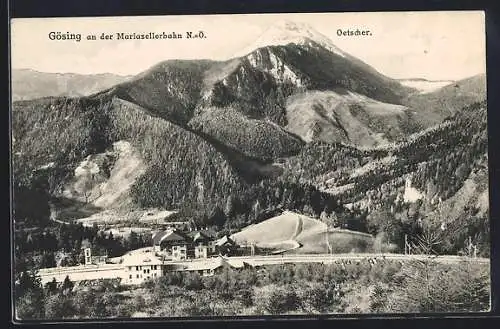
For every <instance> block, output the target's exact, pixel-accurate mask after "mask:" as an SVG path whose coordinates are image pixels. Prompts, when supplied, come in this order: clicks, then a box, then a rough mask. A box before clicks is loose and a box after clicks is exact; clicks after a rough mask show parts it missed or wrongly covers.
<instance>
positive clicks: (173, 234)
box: [153, 230, 190, 245]
mask: <svg viewBox="0 0 500 329" xmlns="http://www.w3.org/2000/svg"><path fill="white" fill-rule="evenodd" d="M189 240H190V238H189V237H188V236H186V235H185V234H183V233H182V232H179V231H175V230H174V231H172V230H167V231H161V232H158V233H156V234H154V235H153V243H154V244H155V245H158V244H160V243H164V242H169V243H173V242H188V241H189Z"/></svg>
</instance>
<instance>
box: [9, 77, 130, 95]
mask: <svg viewBox="0 0 500 329" xmlns="http://www.w3.org/2000/svg"><path fill="white" fill-rule="evenodd" d="M128 79H130V77H128V76H120V75H116V74H110V73H105V74H89V75H83V74H75V73H45V72H38V71H35V70H29V69H14V70H12V101H18V100H30V99H35V98H41V97H49V96H69V97H77V96H88V95H91V94H94V93H96V92H99V91H101V90H105V89H107V88H110V87H112V86H114V85H116V84H118V83H121V82H124V81H126V80H128Z"/></svg>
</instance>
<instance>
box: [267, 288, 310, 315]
mask: <svg viewBox="0 0 500 329" xmlns="http://www.w3.org/2000/svg"><path fill="white" fill-rule="evenodd" d="M300 305H301V303H300V299H299V297H298V296H297V293H296V292H295V290H294V288H293V287H292V286H284V287H275V288H274V289H272V290H271V292H270V293H269V295H268V296H267V298H266V299H265V300H264V309H265V311H266V312H268V313H270V314H273V315H277V314H285V313H286V312H290V311H295V310H296V309H297V308H298V307H299V306H300Z"/></svg>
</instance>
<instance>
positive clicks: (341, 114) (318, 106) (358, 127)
mask: <svg viewBox="0 0 500 329" xmlns="http://www.w3.org/2000/svg"><path fill="white" fill-rule="evenodd" d="M286 111H287V122H288V124H287V126H286V129H287V130H288V131H290V132H293V133H295V134H297V135H299V136H300V137H302V139H304V140H305V141H307V142H311V141H324V142H342V143H346V144H353V145H364V146H375V145H378V144H384V143H387V142H389V141H394V140H396V139H398V138H402V137H403V136H405V135H407V134H408V133H410V132H412V131H415V130H416V127H413V126H412V125H413V123H412V121H411V119H412V113H411V112H410V111H408V110H407V108H406V107H404V106H401V105H394V104H387V103H382V102H379V101H375V100H373V99H370V98H368V97H366V96H363V95H360V94H356V93H353V92H350V91H345V90H344V91H337V92H334V91H321V92H320V91H314V92H305V93H300V94H296V95H294V96H291V97H289V98H288V99H287V107H286Z"/></svg>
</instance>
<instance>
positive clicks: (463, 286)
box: [16, 260, 490, 319]
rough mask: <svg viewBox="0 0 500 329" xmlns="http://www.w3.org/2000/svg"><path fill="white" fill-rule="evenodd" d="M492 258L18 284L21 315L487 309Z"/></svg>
mask: <svg viewBox="0 0 500 329" xmlns="http://www.w3.org/2000/svg"><path fill="white" fill-rule="evenodd" d="M489 280H490V279H489V264H480V263H475V262H473V261H463V262H462V263H460V264H454V265H444V264H438V263H435V262H433V261H431V260H429V261H412V262H405V263H400V262H396V261H389V260H380V261H378V262H377V263H373V262H369V261H367V260H365V261H360V262H347V263H338V264H331V265H323V264H297V265H293V264H286V265H274V266H269V267H266V268H262V269H244V270H241V271H231V270H225V271H224V272H222V273H220V274H217V275H215V276H212V277H200V276H199V275H198V274H193V273H182V272H172V273H170V274H168V275H166V276H164V277H160V278H158V279H156V280H154V281H149V282H146V283H145V284H143V285H142V286H140V287H124V286H120V285H119V283H118V282H113V281H112V280H111V281H109V280H108V281H100V282H94V283H93V284H89V283H88V282H87V284H80V285H78V286H76V287H75V285H74V284H73V283H72V282H71V281H70V280H69V279H66V280H65V282H64V283H63V284H59V285H58V284H57V283H55V282H51V283H48V284H46V286H45V287H41V286H40V284H39V281H37V280H36V278H34V277H33V276H30V275H24V276H22V278H21V280H20V282H19V283H18V284H17V285H16V292H17V294H16V311H17V313H16V314H17V317H18V318H21V319H62V318H64V319H79V318H110V317H133V316H141V317H182V316H195V317H197V316H235V315H243V316H244V315H280V314H321V313H346V314H347V313H413V312H417V313H420V312H423V313H428V312H481V311H487V310H488V309H489V307H490V290H489V285H490V281H489Z"/></svg>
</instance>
